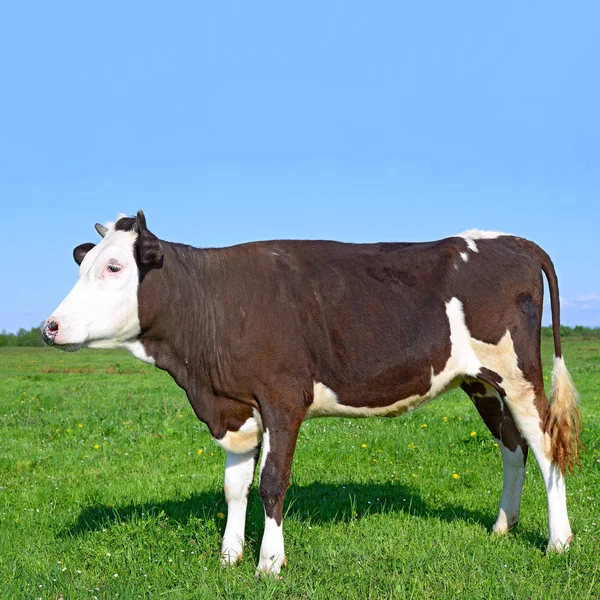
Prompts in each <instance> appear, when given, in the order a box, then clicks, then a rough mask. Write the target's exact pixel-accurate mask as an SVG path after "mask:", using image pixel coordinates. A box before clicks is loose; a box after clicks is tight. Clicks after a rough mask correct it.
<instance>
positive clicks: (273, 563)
mask: <svg viewBox="0 0 600 600" xmlns="http://www.w3.org/2000/svg"><path fill="white" fill-rule="evenodd" d="M285 566H287V561H286V559H285V556H282V557H281V558H280V557H279V556H276V557H275V556H272V557H269V558H263V557H261V559H260V562H259V563H258V567H257V568H256V573H255V576H256V577H272V578H274V579H279V578H280V575H279V573H280V571H281V567H285Z"/></svg>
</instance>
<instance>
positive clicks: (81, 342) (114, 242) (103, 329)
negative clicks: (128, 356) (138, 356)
mask: <svg viewBox="0 0 600 600" xmlns="http://www.w3.org/2000/svg"><path fill="white" fill-rule="evenodd" d="M136 238H137V233H136V232H134V231H119V230H115V229H114V227H112V228H110V229H108V230H107V231H106V235H105V237H104V239H103V240H102V241H101V242H100V243H99V244H98V245H97V246H93V247H92V248H91V249H90V250H89V251H88V252H87V254H85V257H84V258H83V261H82V262H81V265H80V267H79V279H78V280H77V283H76V284H75V286H74V287H73V289H72V290H71V292H70V293H69V295H68V296H67V297H66V298H65V299H64V300H63V301H62V302H61V303H60V305H59V306H58V308H57V309H56V310H55V311H54V312H53V313H52V316H51V317H49V318H48V320H47V321H46V323H45V325H44V327H43V328H42V332H43V335H44V338H45V340H46V342H47V343H50V344H56V345H57V346H61V347H63V348H64V349H65V350H78V349H79V348H82V347H90V348H111V347H116V346H120V345H121V344H122V343H123V342H126V341H128V340H132V339H134V338H135V337H136V336H137V335H138V334H139V333H140V322H139V318H138V298H137V291H138V285H139V272H138V266H137V264H136V261H135V256H134V243H135V240H136ZM89 246H92V245H91V244H89ZM83 252H85V249H84V250H83ZM83 252H82V253H83ZM75 254H76V255H77V249H76V252H75Z"/></svg>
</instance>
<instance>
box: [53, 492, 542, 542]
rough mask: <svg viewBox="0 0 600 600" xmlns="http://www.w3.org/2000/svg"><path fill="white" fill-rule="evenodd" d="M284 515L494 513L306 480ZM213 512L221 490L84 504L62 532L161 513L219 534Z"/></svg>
mask: <svg viewBox="0 0 600 600" xmlns="http://www.w3.org/2000/svg"><path fill="white" fill-rule="evenodd" d="M284 510H285V518H294V519H296V520H298V521H304V522H307V523H310V524H323V523H330V522H350V521H353V520H359V519H362V518H365V517H368V516H369V515H372V514H374V513H383V514H394V513H397V514H408V515H412V516H414V517H418V518H422V519H431V518H433V519H439V520H442V521H447V522H455V521H465V522H467V523H475V524H478V525H480V526H482V527H484V528H486V529H487V530H489V531H490V533H491V529H492V526H493V524H494V522H495V518H496V514H495V513H494V514H492V513H489V514H488V513H482V512H480V511H478V510H473V509H471V508H468V507H467V506H463V505H458V504H451V503H448V504H446V505H445V506H444V507H443V508H437V507H432V506H428V505H427V503H426V502H425V501H424V500H423V499H422V498H421V496H419V495H418V494H416V493H414V492H413V491H411V490H410V489H409V488H407V487H406V486H403V485H401V484H398V483H393V484H392V483H389V484H368V483H367V484H359V483H348V484H345V485H339V484H328V483H319V482H316V483H311V484H310V485H305V486H297V485H292V486H291V487H290V489H289V491H288V494H287V497H286V504H285V509H284ZM218 512H223V513H226V512H227V510H226V503H225V499H224V497H223V492H222V490H216V489H215V490H214V491H212V490H211V491H208V492H202V493H199V494H195V495H193V496H191V497H190V498H186V499H185V500H162V501H161V500H157V501H156V502H148V503H144V504H133V505H121V506H110V505H96V506H90V507H88V508H86V509H84V510H83V511H82V512H81V513H80V514H79V516H78V517H77V520H76V521H75V522H74V523H73V524H72V525H71V526H70V527H69V528H67V529H66V530H65V531H63V535H67V536H72V535H85V534H87V533H89V532H93V531H97V530H102V529H107V528H109V527H112V526H113V525H118V524H120V523H127V522H142V521H146V520H148V519H151V518H165V519H166V517H168V520H169V521H170V522H171V523H174V524H179V525H185V524H186V523H188V522H189V521H190V520H192V519H197V520H200V521H206V522H210V523H215V521H217V526H218V527H219V528H220V531H221V534H222V533H223V530H224V528H225V520H221V519H217V518H216V515H217V513H218ZM262 519H263V508H262V502H261V500H260V497H259V496H258V493H257V491H256V489H255V488H253V489H252V490H251V492H250V498H249V502H248V520H249V521H253V522H254V523H262ZM513 535H515V536H516V537H518V538H521V539H523V540H525V541H526V542H527V544H529V545H531V546H534V547H536V548H539V549H543V548H545V547H546V543H547V539H546V538H545V537H543V536H542V535H540V532H538V531H533V530H530V529H525V528H523V527H522V526H520V527H519V528H517V529H516V530H515V532H514V533H513Z"/></svg>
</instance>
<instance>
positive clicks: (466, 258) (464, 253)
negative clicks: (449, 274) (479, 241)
mask: <svg viewBox="0 0 600 600" xmlns="http://www.w3.org/2000/svg"><path fill="white" fill-rule="evenodd" d="M460 257H461V258H462V259H463V260H464V261H465V262H469V255H468V254H467V253H466V252H461V253H460Z"/></svg>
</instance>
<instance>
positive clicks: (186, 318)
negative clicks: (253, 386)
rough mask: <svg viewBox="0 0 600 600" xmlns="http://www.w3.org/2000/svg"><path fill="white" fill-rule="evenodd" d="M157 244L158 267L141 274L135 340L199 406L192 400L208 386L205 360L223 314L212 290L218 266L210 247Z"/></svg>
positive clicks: (217, 295)
mask: <svg viewBox="0 0 600 600" xmlns="http://www.w3.org/2000/svg"><path fill="white" fill-rule="evenodd" d="M161 244H162V246H163V249H164V262H163V266H162V268H160V269H153V270H151V271H149V272H147V273H145V274H142V277H141V282H140V287H139V291H138V300H139V318H140V327H141V330H142V333H141V335H140V337H139V341H140V342H141V343H142V345H143V347H144V350H145V352H146V353H147V355H148V356H149V357H151V359H153V360H154V362H155V364H156V366H157V367H158V368H160V369H163V370H165V371H168V372H169V373H170V374H171V376H172V377H173V378H174V379H175V381H176V382H177V384H178V385H179V386H180V387H182V388H183V389H184V390H185V391H186V393H187V394H188V397H190V400H192V399H194V400H195V402H194V404H195V406H194V408H198V410H202V407H201V406H200V405H198V403H200V404H202V397H203V395H204V394H203V390H204V389H210V387H211V385H212V382H211V381H210V373H209V369H208V365H211V364H214V361H215V358H216V354H217V352H216V350H217V349H216V331H217V330H218V328H219V323H220V322H221V321H222V318H223V317H222V313H223V311H222V308H221V306H220V302H219V298H220V297H222V294H221V293H220V290H219V289H218V288H219V282H220V281H222V277H220V273H221V271H222V266H221V265H220V263H219V260H218V258H217V256H216V255H217V254H218V251H216V250H212V251H210V250H200V249H198V248H192V247H190V246H185V245H181V244H172V243H168V242H161ZM199 416H200V417H201V418H202V416H201V415H199ZM203 420H204V419H203Z"/></svg>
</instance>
